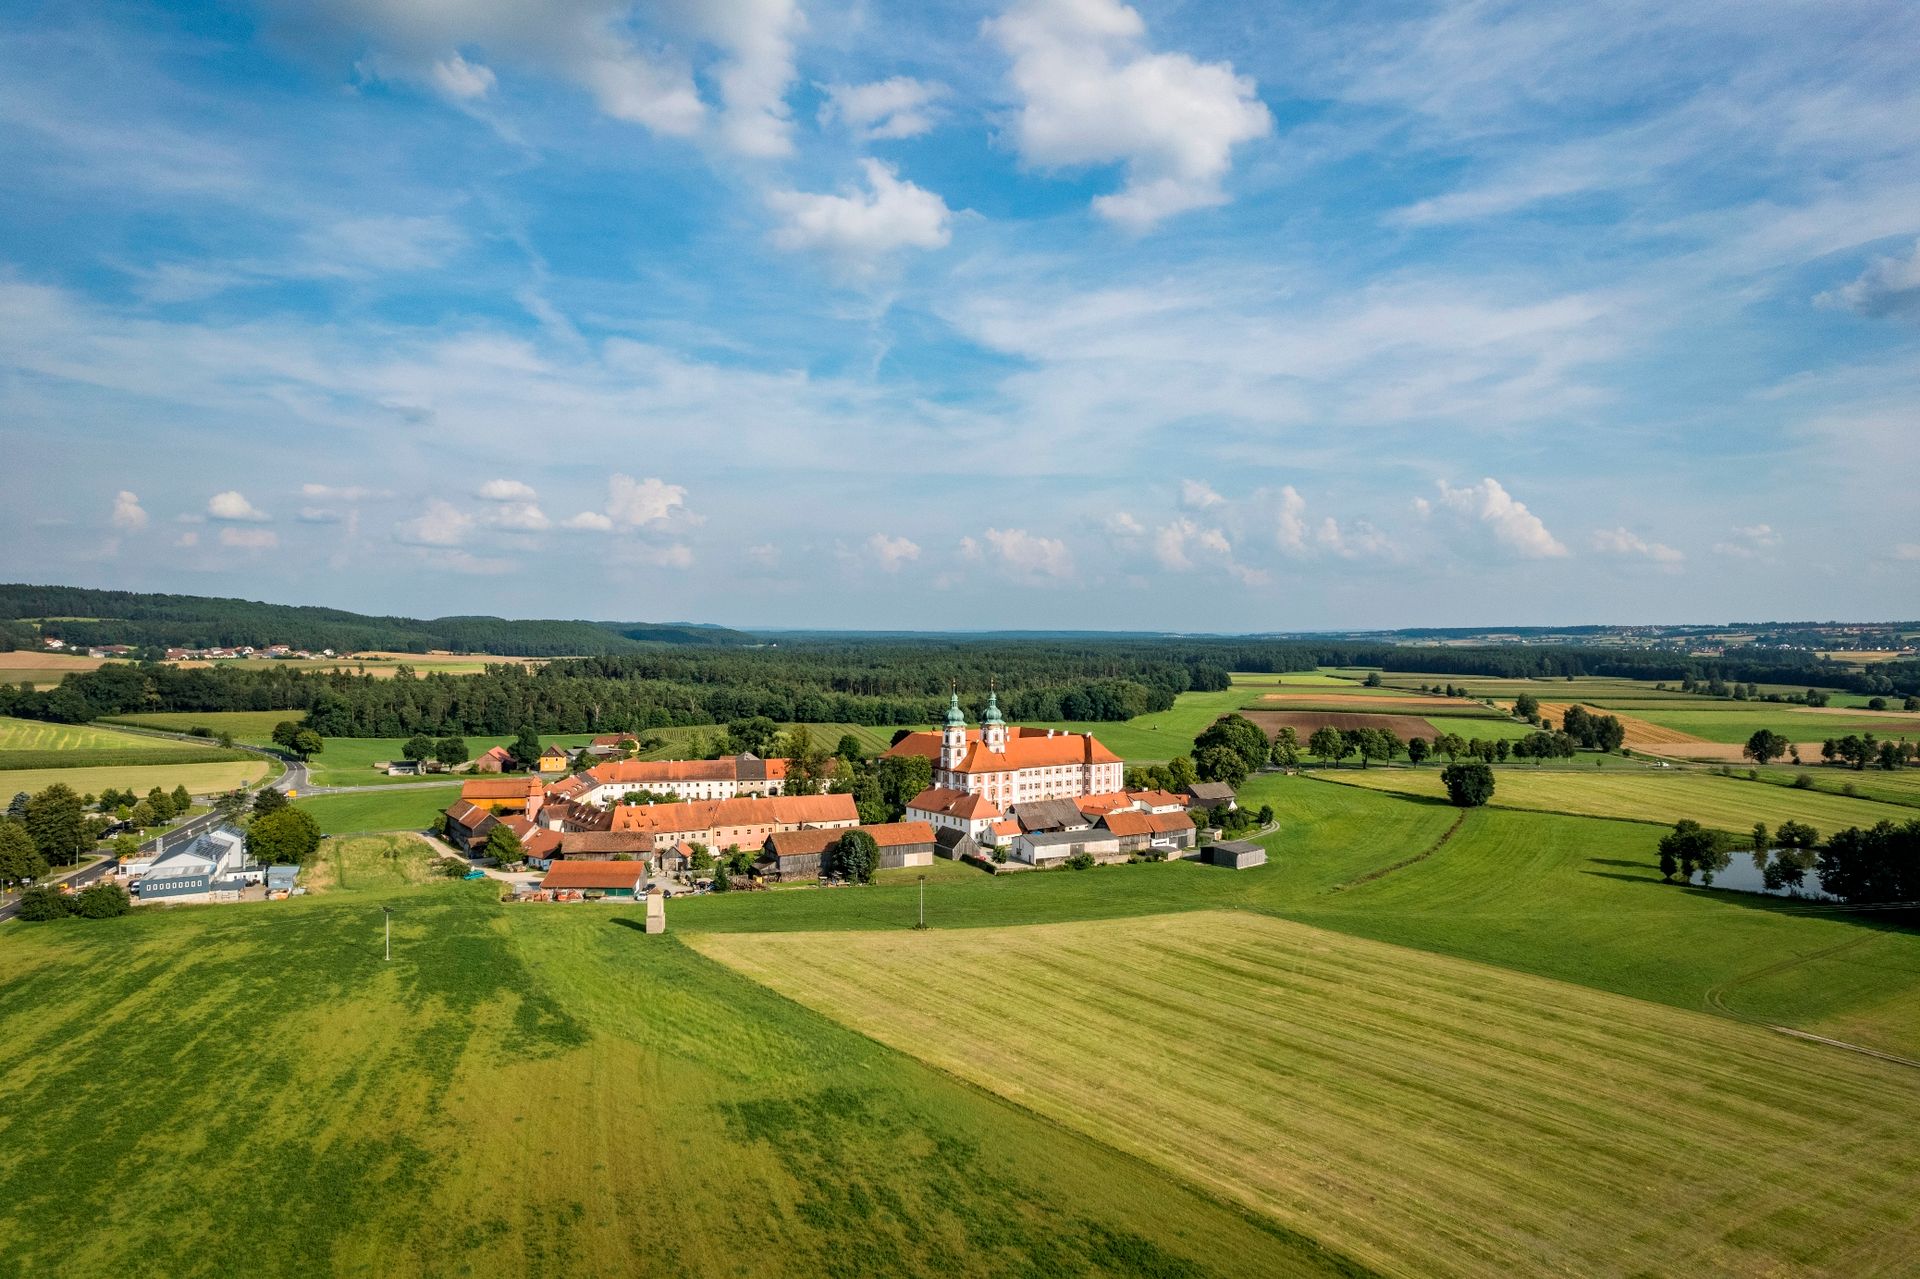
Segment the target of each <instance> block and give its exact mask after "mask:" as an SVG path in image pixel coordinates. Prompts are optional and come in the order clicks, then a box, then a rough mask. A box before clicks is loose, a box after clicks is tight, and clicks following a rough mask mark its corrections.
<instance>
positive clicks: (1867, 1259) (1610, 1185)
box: [695, 912, 1920, 1276]
mask: <svg viewBox="0 0 1920 1279" xmlns="http://www.w3.org/2000/svg"><path fill="white" fill-rule="evenodd" d="M695 944H696V945H697V946H698V948H699V949H700V950H701V951H702V952H703V953H705V954H708V955H712V956H714V957H716V958H719V959H721V960H723V961H725V962H727V963H728V964H729V965H731V966H733V967H735V968H737V969H739V970H740V971H741V972H743V973H746V974H747V975H749V976H752V977H753V978H755V979H756V980H758V981H761V982H764V983H765V984H767V985H768V986H770V987H771V988H772V989H774V990H776V991H779V992H780V993H782V994H784V995H786V996H788V997H789V998H791V999H794V1000H797V1001H798V1002H800V1003H802V1004H805V1005H806V1006H808V1007H810V1008H814V1009H817V1010H819V1011H821V1012H824V1013H826V1014H827V1015H829V1016H831V1017H833V1018H834V1019H835V1020H837V1021H841V1022H843V1023H844V1024H846V1025H848V1026H851V1027H853V1028H854V1029H856V1030H859V1031H861V1032H862V1033H864V1034H868V1035H872V1036H873V1037H874V1038H876V1039H878V1040H879V1041H880V1042H882V1043H885V1044H887V1045H889V1046H891V1047H894V1048H897V1049H899V1050H900V1051H902V1052H904V1053H908V1054H911V1055H913V1056H916V1057H919V1058H921V1059H922V1060H925V1061H927V1062H928V1063H929V1064H932V1065H934V1066H937V1067H939V1068H940V1069H942V1070H945V1071H948V1072H950V1073H952V1074H954V1075H956V1076H958V1077H959V1078H961V1079H964V1080H967V1081H968V1082H970V1083H973V1084H975V1085H976V1086H978V1087H980V1088H984V1089H987V1090H989V1091H991V1092H994V1093H997V1094H999V1095H1002V1096H1005V1097H1007V1098H1008V1099H1009V1100H1012V1101H1015V1102H1017V1103H1019V1104H1020V1105H1023V1106H1026V1107H1029V1108H1031V1109H1033V1110H1035V1111H1037V1112H1038V1113H1040V1114H1042V1115H1044V1116H1047V1117H1049V1118H1052V1119H1054V1120H1056V1121H1058V1122H1060V1123H1062V1124H1064V1125H1066V1126H1067V1127H1069V1128H1072V1129H1075V1130H1077V1131H1081V1132H1085V1133H1088V1134H1090V1135H1093V1134H1097V1135H1098V1136H1100V1137H1101V1138H1102V1139H1104V1140H1108V1141H1111V1142H1112V1143H1113V1144H1115V1145H1117V1146H1118V1147H1120V1148H1121V1149H1122V1150H1125V1151H1128V1152H1129V1153H1132V1154H1134V1155H1137V1156H1139V1157H1141V1158H1142V1159H1144V1160H1147V1161H1148V1162H1150V1163H1153V1164H1156V1165H1158V1166H1161V1167H1164V1168H1166V1169H1168V1170H1169V1171H1172V1172H1174V1173H1176V1174H1178V1175H1179V1176H1181V1177H1183V1178H1186V1179H1189V1180H1192V1181H1194V1182H1197V1183H1198V1184H1200V1185H1202V1186H1205V1187H1206V1188H1208V1189H1210V1190H1212V1191H1213V1192H1214V1193H1216V1194H1219V1195H1222V1196H1224V1197H1229V1198H1235V1199H1238V1200H1240V1201H1241V1202H1243V1203H1245V1204H1246V1205H1247V1206H1248V1207H1249V1208H1252V1209H1254V1210H1256V1211H1258V1212H1261V1213H1262V1214H1265V1215H1267V1216H1270V1217H1271V1218H1273V1219H1274V1220H1277V1221H1279V1222H1280V1223H1282V1224H1283V1225H1286V1226H1289V1227H1291V1228H1293V1229H1297V1230H1302V1231H1311V1232H1312V1233H1313V1234H1314V1235H1315V1237H1317V1238H1319V1239H1320V1240H1321V1241H1322V1242H1324V1243H1326V1244H1327V1245H1328V1246H1330V1247H1331V1248H1333V1249H1334V1250H1336V1251H1338V1252H1341V1253H1343V1254H1346V1255H1348V1256H1351V1257H1353V1258H1355V1259H1356V1260H1358V1261H1360V1262H1361V1263H1363V1264H1366V1265H1369V1266H1373V1267H1376V1268H1378V1269H1380V1270H1382V1271H1384V1272H1390V1273H1406V1274H1425V1275H1460V1276H1472V1275H1485V1276H1505V1275H1513V1274H1523V1273H1575V1274H1589V1275H1601V1274H1614V1275H1627V1274H1639V1273H1675V1272H1679V1271H1684V1270H1702V1271H1706V1272H1711V1273H1760V1272H1767V1271H1773V1270H1777V1269H1779V1268H1781V1267H1782V1265H1783V1263H1792V1264H1794V1265H1798V1266H1806V1267H1811V1268H1817V1269H1820V1270H1825V1271H1829V1272H1833V1273H1855V1274H1857V1273H1866V1272H1870V1271H1875V1270H1882V1271H1884V1270H1888V1269H1891V1268H1895V1267H1898V1266H1900V1265H1902V1264H1904V1259H1909V1258H1910V1247H1911V1242H1912V1237H1913V1236H1912V1232H1913V1230H1914V1229H1915V1227H1916V1224H1920V1148H1916V1147H1915V1146H1914V1145H1913V1144H1912V1142H1911V1140H1910V1132H1911V1125H1912V1124H1913V1123H1914V1122H1916V1121H1917V1120H1920V1099H1916V1097H1915V1094H1914V1092H1913V1089H1912V1086H1911V1081H1910V1079H1909V1077H1908V1074H1907V1072H1906V1071H1904V1070H1903V1069H1901V1068H1899V1067H1895V1066H1890V1065H1887V1064H1885V1063H1882V1062H1878V1061H1873V1060H1870V1059H1867V1058H1863V1057H1846V1058H1844V1059H1840V1060H1835V1059H1834V1057H1833V1054H1831V1053H1828V1052H1825V1051H1823V1050H1820V1049H1817V1048H1814V1047H1813V1046H1811V1045H1808V1044H1805V1043H1801V1042H1797V1041H1794V1040H1790V1039H1786V1038H1784V1037H1781V1036H1778V1035H1774V1034H1771V1033H1769V1032H1767V1031H1765V1030H1760V1029H1756V1028H1752V1027H1748V1026H1744V1025H1740V1024H1738V1023H1734V1022H1729V1021H1716V1020H1713V1019H1709V1018H1703V1017H1699V1016H1697V1015H1694V1014H1690V1013H1683V1012H1677V1011H1674V1010H1671V1009H1665V1008H1660V1007H1657V1006H1654V1005H1650V1004H1647V1003H1644V1002H1641V1001H1637V1000H1631V999H1625V998H1621V997H1619V996H1615V995H1607V994H1601V993H1597V992H1594V991H1591V990H1583V989H1580V988H1578V987H1574V986H1569V985H1566V984H1563V983H1558V982H1550V981H1546V980H1543V979H1541V978H1538V977H1532V976H1527V975H1524V974H1520V973H1515V972H1511V971H1506V970H1502V969H1499V968H1494V967H1489V966H1487V965H1482V964H1474V963H1468V962H1464V961H1459V960H1448V959H1442V958H1439V957H1436V956H1432V955H1422V954H1420V953H1419V952H1415V951H1411V950H1407V949H1404V948H1401V947H1397V946H1391V945H1385V944H1382V943H1379V942H1372V941H1367V940H1363V939H1360V938H1355V937H1350V936H1342V935H1340V934H1338V933H1332V932H1327V931H1324V930H1320V929H1315V928H1310V927H1307V926H1304V925H1300V924H1294V923H1289V922H1286V921H1282V920H1277V919H1273V918H1268V917H1261V916H1256V915H1248V914H1240V913H1213V912H1192V913H1187V914H1183V915H1171V916H1154V917H1150V918H1146V919H1140V920H1126V921H1101V922H1092V923H1086V922H1077V923H1063V924H1048V925H1042V926H1038V927H1030V928H1002V929H980V930H975V931H973V932H970V933H967V934H964V935H959V936H956V935H953V934H939V933H914V932H905V933H862V934H858V935H855V936H848V935H847V934H844V933H787V934H757V935H756V934H709V935H705V936H702V937H699V938H697V939H696V940H695ZM1816 1072H1817V1073H1818V1074H1819V1076H1820V1078H1821V1087H1820V1088H1819V1089H1818V1090H1817V1092H1813V1091H1809V1090H1807V1089H1805V1088H1804V1084H1805V1082H1806V1080H1807V1078H1808V1076H1809V1075H1810V1074H1813V1073H1816ZM1812 1186H1817V1187H1820V1188H1821V1191H1822V1197H1823V1203H1824V1205H1825V1206H1824V1207H1823V1209H1822V1211H1821V1212H1820V1213H1819V1214H1818V1216H1817V1218H1816V1217H1815V1216H1813V1215H1810V1214H1809V1212H1808V1204H1807V1202H1806V1198H1805V1189H1806V1188H1807V1187H1812Z"/></svg>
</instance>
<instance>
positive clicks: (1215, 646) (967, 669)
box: [0, 592, 1920, 737]
mask: <svg viewBox="0 0 1920 1279" xmlns="http://www.w3.org/2000/svg"><path fill="white" fill-rule="evenodd" d="M91 594H94V595H99V594H102V593H101V592H93V593H91ZM139 598H144V599H150V600H151V599H163V598H166V597H153V596H148V597H139ZM55 602H58V601H55V600H53V599H51V598H49V599H38V600H35V601H34V603H35V604H36V605H46V604H51V603H55ZM17 603H18V601H16V604H17ZM64 603H65V604H67V605H76V604H78V603H79V601H77V600H71V599H69V600H65V601H64ZM257 607H261V608H267V607H270V606H257ZM299 611H307V610H299ZM312 611H315V612H322V613H324V612H326V610H312ZM343 616H348V617H351V616H352V615H350V614H348V615H343ZM366 620H378V619H366ZM395 620H403V619H395ZM472 620H474V621H475V622H476V624H478V623H479V622H482V621H485V620H486V619H472ZM498 624H499V625H501V626H506V627H540V626H553V627H560V628H564V627H591V626H592V625H593V624H591V623H571V622H565V623H563V622H556V623H535V622H513V623H507V622H501V623H498ZM423 625H424V624H423ZM434 625H439V623H434ZM607 634H609V635H612V632H607ZM614 638H616V639H620V637H618V636H615V637H614ZM553 639H554V642H555V643H559V642H561V641H560V633H559V632H557V631H556V632H555V635H554V637H553ZM389 640H391V637H389ZM437 642H438V640H437V639H436V643H437ZM621 642H623V643H627V644H629V645H630V647H631V649H632V650H633V651H630V652H622V653H607V654H601V655H595V656H587V657H578V658H572V659H569V660H557V661H553V662H550V663H548V664H546V665H544V666H542V667H539V668H535V669H528V668H526V667H524V666H519V665H505V664H503V665H498V666H492V667H489V668H488V669H487V671H486V673H485V674H482V675H461V676H452V675H442V674H429V675H424V676H422V675H418V674H417V673H415V672H413V671H410V670H407V669H405V668H404V667H400V668H396V670H395V674H396V678H392V679H379V678H374V677H372V676H370V675H358V674H353V673H347V672H333V673H327V672H321V673H314V672H306V671H301V670H299V669H297V668H294V667H290V666H285V665H279V664H275V663H265V662H260V663H234V664H231V665H220V666H215V667H212V668H207V669H188V670H181V669H175V668H172V667H167V666H163V665H157V664H153V663H142V664H134V663H127V664H120V663H109V664H108V665H106V666H103V667H102V668H101V669H100V670H98V671H94V672H90V673H87V674H83V675H74V676H69V677H68V678H67V679H66V680H65V681H64V682H63V683H61V684H60V685H58V686H55V687H50V688H39V689H32V688H26V687H23V686H18V685H14V686H9V685H5V684H0V714H8V715H17V716H22V717H26V718H35V719H48V720H56V721H63V722H81V721H85V720H89V719H94V718H97V717H100V716H103V715H115V714H128V713H132V712H136V711H208V712H211V711H225V710H288V711H304V712H307V713H308V716H309V718H310V721H311V723H312V724H313V726H314V727H315V728H317V729H318V730H319V732H320V733H322V734H323V735H325V736H328V737H403V736H408V735H411V734H413V733H415V732H427V733H432V734H444V733H474V734H506V733H512V732H516V731H518V730H519V729H520V728H521V727H523V726H525V725H528V724H531V725H533V726H534V727H536V728H537V729H538V730H539V731H541V732H549V733H556V732H584V731H611V730H615V729H624V730H641V729H649V728H666V727H671V726H676V725H694V724H725V723H729V722H731V721H734V720H738V719H742V718H746V717H749V716H765V717H767V718H769V719H773V720H777V721H781V722H788V721H794V722H801V723H835V722H843V723H854V724H871V725H889V724H922V723H926V722H928V721H930V720H933V719H935V718H937V716H938V715H939V713H940V712H941V710H942V709H943V708H944V706H945V703H946V700H947V697H948V694H949V691H950V690H955V689H957V690H958V691H959V692H960V694H961V698H962V703H963V705H964V706H965V707H966V708H967V711H968V714H969V716H970V717H977V716H978V715H979V714H980V712H981V709H982V707H983V704H984V702H985V700H986V693H987V690H988V689H989V687H997V688H998V689H999V691H1000V704H1001V707H1002V709H1003V710H1004V711H1005V713H1006V714H1007V715H1008V717H1009V718H1011V719H1013V720H1015V721H1016V722H1017V721H1023V720H1024V721H1030V722H1046V721H1052V720H1084V721H1102V722H1110V721H1116V720H1125V719H1130V718H1133V717H1134V716H1136V715H1141V714H1145V713H1147V712H1149V711H1156V710H1164V709H1166V708H1167V707H1169V706H1171V705H1172V704H1173V699H1174V698H1175V697H1176V696H1177V695H1178V694H1180V693H1183V692H1186V691H1189V690H1210V689H1223V688H1225V687H1227V684H1228V672H1229V671H1236V670H1237V671H1258V672H1284V671H1297V670H1309V669H1312V668H1314V667H1316V666H1374V667H1380V668H1383V669H1385V670H1386V671H1388V672H1407V673H1415V672H1429V673H1442V674H1454V675H1483V676H1497V677H1505V678H1536V679H1558V678H1563V677H1570V676H1578V675H1601V676H1613V677H1631V678H1638V679H1648V680H1665V681H1673V682H1675V683H1677V684H1680V685H1682V686H1685V687H1689V688H1699V689H1702V690H1705V691H1708V692H1714V691H1721V690H1724V691H1725V692H1726V695H1728V696H1759V695H1760V692H1759V688H1758V684H1759V683H1760V682H1765V683H1768V684H1775V685H1780V684H1785V685H1789V686H1801V687H1807V686H1812V685H1816V684H1817V685H1821V686H1825V687H1840V688H1850V689H1854V690H1856V691H1859V692H1862V693H1885V694H1889V695H1897V694H1911V693H1916V692H1920V663H1888V664H1886V665H1884V666H1880V667H1876V668H1875V669H1874V670H1873V671H1871V672H1870V673H1865V674H1863V673H1859V672H1853V671H1849V670H1847V669H1846V668H1845V667H1843V666H1840V665H1837V664H1834V663H1829V662H1824V661H1821V660H1819V659H1816V658H1813V657H1811V656H1806V657H1804V658H1796V657H1794V656H1792V655H1782V654H1779V653H1778V652H1771V651H1770V652H1766V653H1760V652H1757V651H1756V652H1755V653H1753V654H1751V655H1747V656H1741V655H1738V654H1736V655H1734V656H1729V657H1726V658H1715V659H1697V658H1685V657H1677V656H1674V655H1672V654H1663V653H1655V652H1636V651H1633V650H1622V649H1618V648H1607V649H1589V648H1579V647H1570V646H1538V647H1535V646H1528V645H1505V646H1489V647H1484V648H1470V647H1456V646H1444V647H1433V648H1425V647H1410V646H1405V645H1394V644H1381V643H1357V642H1348V641H1327V642H1314V643H1307V642H1300V641H1259V640H1250V639H1212V638H1172V637H1169V638H1166V639H1156V638H1144V637H1130V638H1114V639H1065V638H1062V639H1045V640H1043V639H1004V638H1002V639H990V638H985V637H978V638H948V639H916V638H884V637H871V638H851V637H841V638H827V637H801V638H790V639H788V640H785V641H783V642H781V643H779V644H777V645H775V644H766V645H760V646H727V645H720V644H705V645H698V646H695V645H668V644H639V643H635V642H633V641H630V640H621ZM486 646H487V647H493V646H494V645H492V644H488V645H486Z"/></svg>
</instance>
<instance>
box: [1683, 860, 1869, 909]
mask: <svg viewBox="0 0 1920 1279" xmlns="http://www.w3.org/2000/svg"><path fill="white" fill-rule="evenodd" d="M1690 882H1691V883H1693V884H1694V885H1696V886H1698V885H1699V884H1700V873H1699V872H1698V871H1695V872H1694V876H1693V879H1692V880H1691V881H1690ZM1713 886H1714V887H1715V888H1726V889H1731V890H1732V891H1734V892H1736V893H1762V894H1764V895H1766V896H1768V897H1792V898H1794V899H1796V900H1798V901H1810V902H1837V901H1839V900H1840V899H1839V898H1838V897H1835V896H1834V895H1833V894H1832V893H1830V892H1827V891H1826V890H1825V889H1823V888H1822V887H1821V886H1820V872H1819V871H1817V870H1809V871H1808V872H1807V876H1806V878H1805V879H1803V880H1801V881H1800V887H1799V888H1778V889H1769V888H1768V887H1767V881H1766V880H1765V879H1764V878H1763V877H1762V875H1761V872H1760V868H1759V867H1758V866H1756V865H1754V864H1753V854H1752V853H1734V854H1733V856H1732V860H1730V861H1728V863H1727V868H1726V869H1725V870H1722V871H1716V872H1714V876H1713Z"/></svg>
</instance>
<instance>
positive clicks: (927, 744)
mask: <svg viewBox="0 0 1920 1279" xmlns="http://www.w3.org/2000/svg"><path fill="white" fill-rule="evenodd" d="M887 754H888V755H920V756H924V757H925V758H927V759H930V760H933V761H934V762H935V764H936V766H937V764H938V762H939V759H940V734H939V733H938V732H934V731H930V730H929V731H923V732H918V733H908V734H907V735H906V736H905V737H903V738H901V739H900V740H899V741H898V742H896V743H895V744H894V745H893V746H892V747H891V748H889V749H888V751H887ZM1120 762H1121V761H1120V757H1119V756H1118V755H1115V754H1114V753H1113V752H1112V751H1110V750H1108V749H1107V748H1106V747H1105V746H1102V745H1101V744H1100V742H1099V740H1098V739H1097V738H1095V737H1094V735H1093V734H1092V733H1069V732H1065V731H1063V730H1049V729H1045V728H1009V729H1008V730H1007V749H1006V750H1005V751H1004V752H1003V753H999V754H995V753H994V752H992V751H989V750H988V749H987V748H986V746H985V744H984V743H983V742H982V741H981V738H980V730H979V729H977V728H970V729H968V730H967V749H966V752H965V753H964V754H963V755H962V756H961V759H960V766H959V769H958V770H957V771H959V772H962V773H999V772H1007V771H1010V770H1013V769H1021V768H1055V767H1061V766H1072V765H1081V764H1118V763H1120Z"/></svg>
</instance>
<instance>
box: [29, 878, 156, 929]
mask: <svg viewBox="0 0 1920 1279" xmlns="http://www.w3.org/2000/svg"><path fill="white" fill-rule="evenodd" d="M132 909H133V901H132V899H131V898H129V897H128V896H127V890H126V889H124V888H122V887H120V885H118V884H116V883H114V882H113V881H112V880H110V879H96V880H94V881H93V882H92V883H91V884H88V885H87V886H86V887H85V888H83V889H81V890H80V891H79V892H77V893H72V894H68V893H63V892H61V891H60V890H59V889H57V888H48V887H45V886H41V887H37V888H29V889H28V890H27V891H26V892H24V893H22V894H21V895H20V918H21V919H22V920H25V921H26V922H28V923H46V922H48V921H50V920H55V919H66V918H68V917H73V918H78V919H112V918H114V917H115V916H116V915H124V914H126V913H127V912H128V911H130V910H132Z"/></svg>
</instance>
